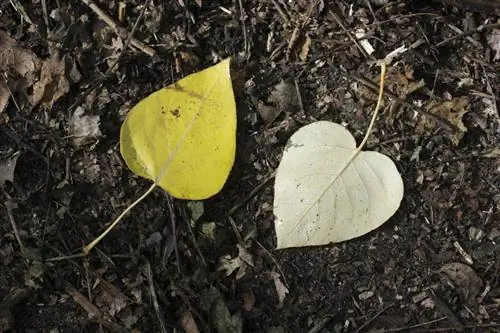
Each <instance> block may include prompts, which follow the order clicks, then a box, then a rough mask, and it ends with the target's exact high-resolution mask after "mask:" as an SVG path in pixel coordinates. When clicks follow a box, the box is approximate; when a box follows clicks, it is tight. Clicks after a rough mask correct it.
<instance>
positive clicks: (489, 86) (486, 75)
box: [480, 64, 500, 125]
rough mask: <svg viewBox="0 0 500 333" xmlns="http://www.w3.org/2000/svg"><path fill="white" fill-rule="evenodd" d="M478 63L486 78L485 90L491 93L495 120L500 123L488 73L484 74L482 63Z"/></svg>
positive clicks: (499, 115)
mask: <svg viewBox="0 0 500 333" xmlns="http://www.w3.org/2000/svg"><path fill="white" fill-rule="evenodd" d="M480 65H481V68H482V69H483V73H484V78H485V79H486V91H487V92H488V93H489V94H490V95H491V100H492V103H493V108H494V109H495V111H496V114H495V116H496V118H497V121H498V123H499V125H500V112H499V111H498V104H497V99H496V97H495V93H494V92H493V88H492V87H491V83H490V79H488V74H486V69H485V68H484V66H483V64H480Z"/></svg>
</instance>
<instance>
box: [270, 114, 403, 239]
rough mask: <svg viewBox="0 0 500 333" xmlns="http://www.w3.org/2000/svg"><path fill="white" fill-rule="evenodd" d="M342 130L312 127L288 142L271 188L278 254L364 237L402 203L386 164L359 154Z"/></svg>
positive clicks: (321, 124)
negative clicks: (283, 249)
mask: <svg viewBox="0 0 500 333" xmlns="http://www.w3.org/2000/svg"><path fill="white" fill-rule="evenodd" d="M355 151H356V141H355V140H354V137H353V136H352V135H351V133H349V131H348V130H347V129H345V128H344V127H343V126H341V125H339V124H335V123H331V122H327V121H318V122H315V123H312V124H310V125H307V126H305V127H302V128H301V129H299V130H298V131H297V132H296V133H294V134H293V135H292V137H291V138H290V139H289V140H288V143H287V146H286V148H285V152H284V154H283V158H282V160H281V163H280V165H279V167H278V170H277V173H276V180H275V184H274V215H275V217H276V219H275V228H276V234H277V238H278V248H287V247H299V246H312V245H324V244H328V243H330V242H333V243H336V242H342V241H345V240H349V239H352V238H355V237H359V236H361V235H364V234H366V233H368V232H370V231H372V230H373V229H376V228H377V227H379V226H380V225H381V224H383V223H384V222H385V221H387V220H388V219H389V218H390V217H391V216H392V215H393V214H394V213H395V212H396V210H397V209H398V207H399V205H400V203H401V200H402V198H403V192H404V189H403V181H402V179H401V175H400V174H399V172H398V170H397V169H396V166H395V165H394V163H393V162H392V160H391V159H390V158H389V157H387V156H385V155H382V154H380V153H377V152H371V151H370V152H360V153H359V154H358V155H357V156H356V157H355V158H354V159H353V158H352V157H353V155H354V154H355Z"/></svg>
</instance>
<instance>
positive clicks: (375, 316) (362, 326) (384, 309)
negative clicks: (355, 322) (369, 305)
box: [354, 303, 394, 333]
mask: <svg viewBox="0 0 500 333" xmlns="http://www.w3.org/2000/svg"><path fill="white" fill-rule="evenodd" d="M393 305H394V303H391V304H389V305H387V306H386V307H384V308H383V309H382V310H380V311H379V312H377V313H376V314H375V315H374V316H373V317H371V318H370V319H369V320H368V321H366V322H365V323H364V324H363V325H361V326H359V327H358V329H357V330H356V331H354V333H360V332H361V331H362V330H363V329H364V328H365V327H366V326H368V325H370V324H371V323H372V322H373V321H374V320H375V319H377V318H378V317H380V315H381V314H382V313H384V312H385V311H387V309H389V308H391V307H392V306H393Z"/></svg>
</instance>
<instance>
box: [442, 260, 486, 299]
mask: <svg viewBox="0 0 500 333" xmlns="http://www.w3.org/2000/svg"><path fill="white" fill-rule="evenodd" d="M438 273H439V274H440V276H441V277H442V278H443V279H445V281H446V282H448V283H450V282H451V283H450V284H451V285H452V286H454V287H455V288H456V289H457V291H458V292H459V293H460V295H462V297H463V298H464V300H465V301H466V302H468V303H469V304H471V303H474V302H475V300H476V297H477V296H478V295H479V293H480V292H481V287H482V285H483V282H482V281H481V278H480V277H479V276H478V275H477V274H476V272H475V271H474V269H472V268H471V267H470V266H468V265H465V264H462V263H459V262H454V263H450V264H446V265H444V266H443V267H441V269H439V271H438Z"/></svg>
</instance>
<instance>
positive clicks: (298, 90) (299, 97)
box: [293, 79, 305, 115]
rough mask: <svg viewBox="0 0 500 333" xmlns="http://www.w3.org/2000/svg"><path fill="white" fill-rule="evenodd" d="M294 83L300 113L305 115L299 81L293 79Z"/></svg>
mask: <svg viewBox="0 0 500 333" xmlns="http://www.w3.org/2000/svg"><path fill="white" fill-rule="evenodd" d="M293 83H295V90H296V91H297V102H298V104H299V109H300V112H301V113H302V114H304V115H305V111H304V104H303V103H302V95H301V94H300V87H299V82H298V81H297V79H293Z"/></svg>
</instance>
